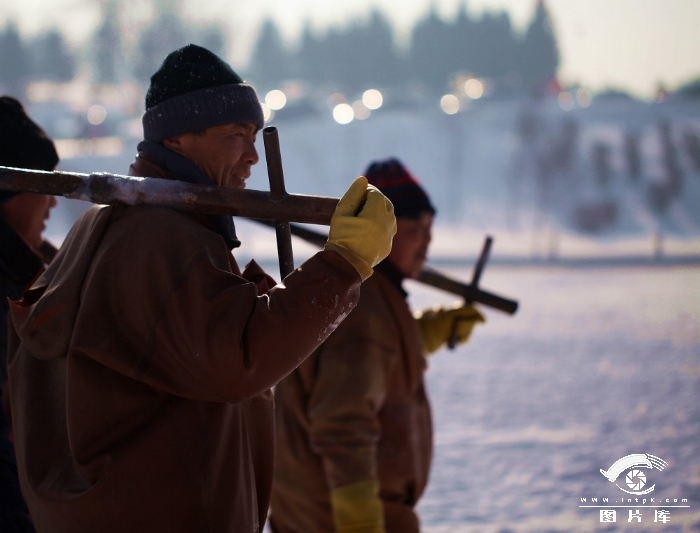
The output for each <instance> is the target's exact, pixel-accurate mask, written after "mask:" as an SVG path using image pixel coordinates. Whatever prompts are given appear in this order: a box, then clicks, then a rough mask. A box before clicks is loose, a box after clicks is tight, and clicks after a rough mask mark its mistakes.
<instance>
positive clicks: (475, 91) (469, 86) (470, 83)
mask: <svg viewBox="0 0 700 533" xmlns="http://www.w3.org/2000/svg"><path fill="white" fill-rule="evenodd" d="M464 94H466V95H467V96H468V97H469V98H472V99H474V100H476V99H478V98H481V97H482V96H483V95H484V84H483V83H482V82H481V80H477V79H476V78H470V79H468V80H467V81H465V82H464Z"/></svg>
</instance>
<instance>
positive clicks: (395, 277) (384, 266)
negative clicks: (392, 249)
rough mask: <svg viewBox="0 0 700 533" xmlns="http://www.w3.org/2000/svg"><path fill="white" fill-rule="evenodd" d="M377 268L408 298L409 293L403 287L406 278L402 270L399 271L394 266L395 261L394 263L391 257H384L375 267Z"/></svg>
mask: <svg viewBox="0 0 700 533" xmlns="http://www.w3.org/2000/svg"><path fill="white" fill-rule="evenodd" d="M374 268H375V269H376V270H378V271H379V272H381V273H382V274H384V275H385V276H386V277H387V278H388V279H389V281H390V282H391V284H392V285H393V286H394V287H396V288H397V289H398V290H399V291H401V294H403V297H404V298H406V297H407V296H408V293H407V292H406V290H405V289H404V288H403V284H402V283H403V280H404V279H405V278H406V276H404V275H403V274H402V273H401V272H399V269H398V268H396V267H395V266H394V263H392V262H391V261H390V260H389V258H387V259H384V261H382V262H381V263H379V264H378V265H377V266H376V267H374Z"/></svg>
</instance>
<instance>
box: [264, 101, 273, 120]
mask: <svg viewBox="0 0 700 533" xmlns="http://www.w3.org/2000/svg"><path fill="white" fill-rule="evenodd" d="M260 107H262V112H263V119H265V122H270V121H271V120H272V117H274V116H275V113H274V112H273V111H272V109H270V108H269V106H268V105H267V104H263V103H260Z"/></svg>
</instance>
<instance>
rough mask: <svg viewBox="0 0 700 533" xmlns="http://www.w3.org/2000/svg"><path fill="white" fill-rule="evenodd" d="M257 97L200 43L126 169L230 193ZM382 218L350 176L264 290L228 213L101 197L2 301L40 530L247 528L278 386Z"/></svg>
mask: <svg viewBox="0 0 700 533" xmlns="http://www.w3.org/2000/svg"><path fill="white" fill-rule="evenodd" d="M262 126H263V116H262V111H261V107H260V104H259V102H258V99H257V96H256V94H255V91H254V90H253V88H252V87H250V86H249V85H246V84H245V83H244V82H243V81H242V80H241V78H240V77H239V76H238V75H237V74H236V73H235V72H234V71H233V70H232V69H231V67H230V66H229V65H228V64H226V63H225V62H224V61H222V60H221V59H220V58H219V57H217V56H216V55H215V54H213V53H211V52H210V51H208V50H206V49H204V48H201V47H199V46H195V45H188V46H186V47H184V48H181V49H179V50H176V51H174V52H172V53H171V54H170V55H168V57H167V58H166V59H165V61H164V62H163V64H162V66H161V67H160V69H159V70H158V71H157V72H156V73H155V74H154V75H153V77H152V78H151V85H150V87H149V89H148V93H147V95H146V112H145V114H144V116H143V127H144V141H143V142H142V143H140V144H139V146H138V155H137V156H136V160H135V161H134V162H133V163H132V165H131V168H130V173H131V174H132V175H135V176H149V177H160V178H164V179H174V180H180V181H186V182H189V183H202V184H207V185H218V186H221V187H229V188H243V187H245V184H246V180H247V179H248V177H249V176H250V169H251V167H252V165H254V164H256V163H257V162H258V154H257V152H256V149H255V139H256V134H257V132H258V130H259V129H260V128H261V127H262ZM395 231H396V221H395V218H394V215H393V207H392V205H391V203H390V202H389V201H388V200H387V199H386V197H385V196H384V195H383V194H382V193H380V192H379V190H378V189H376V188H375V187H372V186H369V185H368V184H367V180H366V179H365V178H363V177H361V178H357V180H355V182H354V183H353V184H352V185H351V186H350V188H349V189H348V191H347V192H346V194H345V195H344V196H343V198H341V200H340V202H339V203H338V207H337V209H336V211H335V213H334V215H333V217H332V220H331V227H330V233H329V239H328V242H327V244H326V246H325V249H324V251H321V252H319V253H318V254H316V255H315V256H313V257H312V258H311V259H309V260H308V261H306V262H305V263H304V264H303V265H301V266H300V267H299V268H298V269H297V270H295V271H294V272H292V273H291V274H289V276H287V277H286V278H285V279H284V281H283V283H281V284H278V285H275V283H274V281H273V280H272V279H271V278H270V277H269V276H267V275H266V274H265V273H264V272H263V271H262V270H261V269H260V267H258V266H257V265H256V264H254V263H251V264H250V265H248V267H247V268H246V269H245V271H244V272H243V273H241V271H240V270H239V267H238V265H237V264H236V261H235V259H234V257H233V255H232V253H231V250H232V249H234V248H236V247H237V246H239V244H240V241H239V240H238V238H237V236H236V233H235V229H234V225H233V221H232V219H231V217H225V216H219V215H198V214H192V213H188V212H180V211H176V210H173V209H169V208H163V207H154V206H131V207H129V206H125V205H112V206H106V207H105V206H95V207H92V208H91V209H89V210H88V211H87V212H86V213H85V214H84V215H83V216H82V217H81V218H80V219H79V220H78V222H77V223H76V224H75V226H74V227H73V229H72V230H71V232H70V233H69V235H68V237H67V238H66V240H65V242H64V244H63V246H62V247H61V250H60V251H59V253H58V255H57V256H56V258H55V259H54V261H53V262H52V263H51V265H50V267H49V268H48V270H47V271H46V272H45V273H44V275H42V276H41V278H39V280H38V281H37V282H36V283H35V284H34V285H33V286H32V288H31V289H30V290H29V291H27V292H26V293H25V294H24V300H22V301H20V302H17V303H13V304H12V305H11V310H10V314H11V329H10V352H9V359H10V365H9V383H10V384H11V387H10V396H11V402H12V418H13V429H14V435H15V442H16V448H17V460H18V465H19V473H20V480H21V482H22V490H23V492H24V495H25V498H26V500H27V504H28V506H29V509H30V512H31V516H32V519H33V521H34V524H35V526H36V529H37V531H39V532H40V533H46V532H59V531H60V532H65V531H70V532H71V533H81V532H84V533H94V532H97V531H99V532H101V533H112V532H114V533H117V532H119V533H123V532H125V531H128V532H131V533H141V532H143V533H146V532H148V533H153V532H155V531H167V532H168V533H193V532H212V533H214V532H216V533H223V532H230V533H234V532H235V533H242V532H251V533H252V532H259V531H261V530H262V528H263V524H264V522H265V519H266V516H267V509H268V504H269V496H270V486H271V482H272V470H273V465H274V457H273V453H274V411H273V399H272V393H271V390H270V389H271V387H272V386H273V385H275V384H276V383H277V382H278V381H279V380H281V379H282V378H283V377H284V376H286V375H288V374H289V373H290V372H291V371H292V370H293V369H294V368H296V366H298V365H299V364H300V363H301V362H302V361H303V360H304V359H305V358H306V357H307V356H308V355H309V354H311V353H312V352H313V350H315V349H316V348H317V347H318V345H319V344H320V343H321V342H323V340H325V338H326V337H327V336H328V335H329V334H330V333H331V332H332V331H333V330H334V329H335V327H336V326H337V325H338V324H339V323H340V322H342V320H343V319H344V317H345V316H346V315H347V314H348V313H349V312H350V311H351V310H352V309H353V308H354V306H355V304H356V303H357V300H358V298H359V292H360V285H361V284H362V282H363V281H364V280H365V279H367V278H368V277H369V276H370V275H371V274H372V272H373V267H374V266H375V265H376V264H377V263H378V262H379V261H381V260H382V259H383V258H384V257H386V255H387V254H388V253H389V250H390V247H391V239H392V237H393V235H394V233H395Z"/></svg>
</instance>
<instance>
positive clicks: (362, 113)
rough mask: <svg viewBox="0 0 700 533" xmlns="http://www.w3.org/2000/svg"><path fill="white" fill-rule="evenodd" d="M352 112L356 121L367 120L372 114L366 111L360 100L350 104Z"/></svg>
mask: <svg viewBox="0 0 700 533" xmlns="http://www.w3.org/2000/svg"><path fill="white" fill-rule="evenodd" d="M352 112H353V113H354V115H355V118H356V119H357V120H365V119H368V118H369V116H370V115H371V114H372V111H370V110H369V109H367V106H366V105H365V104H364V103H363V102H362V100H356V101H355V102H353V104H352Z"/></svg>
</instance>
